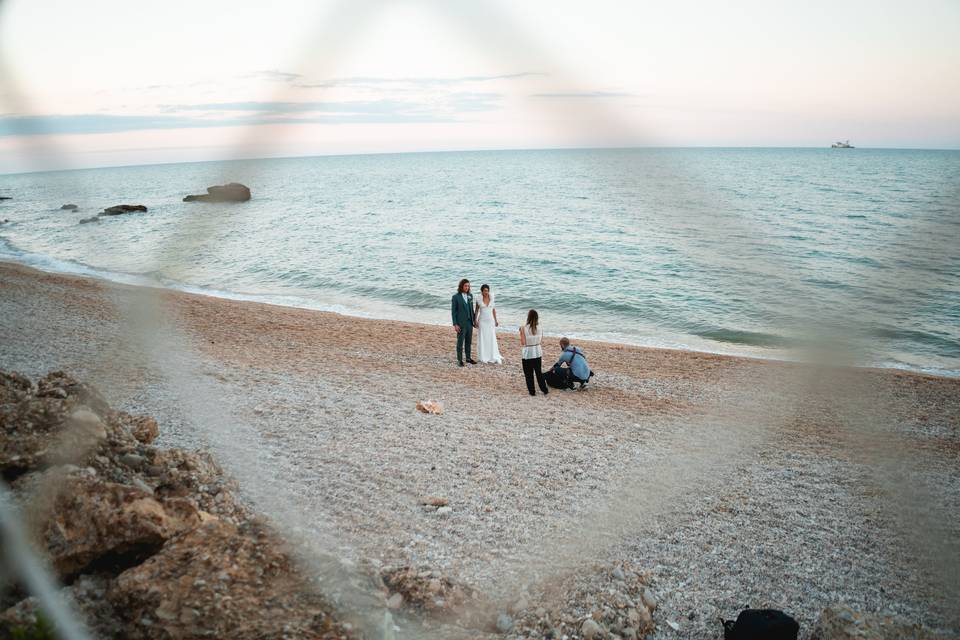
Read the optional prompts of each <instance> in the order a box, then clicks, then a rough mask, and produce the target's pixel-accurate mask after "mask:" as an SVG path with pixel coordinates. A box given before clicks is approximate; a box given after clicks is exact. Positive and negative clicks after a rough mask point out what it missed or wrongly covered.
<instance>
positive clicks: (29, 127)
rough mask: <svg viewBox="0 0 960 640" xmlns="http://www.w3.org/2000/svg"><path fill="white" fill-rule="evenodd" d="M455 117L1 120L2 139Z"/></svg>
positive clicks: (103, 116)
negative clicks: (153, 130) (151, 130)
mask: <svg viewBox="0 0 960 640" xmlns="http://www.w3.org/2000/svg"><path fill="white" fill-rule="evenodd" d="M454 120H455V118H454V117H453V116H444V115H442V114H429V113H393V114H387V113H384V114H365V113H348V114H328V115H308V116H305V117H295V116H289V115H288V116H282V115H264V114H256V115H250V116H241V117H231V118H203V117H194V118H191V117H182V116H167V115H158V116H125V115H114V114H72V115H50V116H14V117H0V137H10V136H41V135H70V134H77V135H83V134H94V133H121V132H128V131H143V130H150V129H202V128H214V127H244V126H257V125H265V124H274V125H277V124H287V125H294V124H381V123H410V122H420V123H422V122H452V121H454Z"/></svg>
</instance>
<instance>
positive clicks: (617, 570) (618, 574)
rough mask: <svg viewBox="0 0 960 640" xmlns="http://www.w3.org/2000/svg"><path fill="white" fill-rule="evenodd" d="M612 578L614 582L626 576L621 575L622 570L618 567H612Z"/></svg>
mask: <svg viewBox="0 0 960 640" xmlns="http://www.w3.org/2000/svg"><path fill="white" fill-rule="evenodd" d="M613 577H614V579H615V580H623V579H625V578H626V576H624V575H623V569H621V568H620V567H614V569H613Z"/></svg>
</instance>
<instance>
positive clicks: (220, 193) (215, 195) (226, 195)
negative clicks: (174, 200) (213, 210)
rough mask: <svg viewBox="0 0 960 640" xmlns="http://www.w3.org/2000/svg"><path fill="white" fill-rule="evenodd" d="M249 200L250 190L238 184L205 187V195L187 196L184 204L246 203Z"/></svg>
mask: <svg viewBox="0 0 960 640" xmlns="http://www.w3.org/2000/svg"><path fill="white" fill-rule="evenodd" d="M249 199H250V189H249V188H247V187H246V186H245V185H242V184H240V183H238V182H231V183H230V184H225V185H221V186H215V187H207V193H205V194H203V195H199V196H187V197H186V198H184V199H183V201H184V202H246V201H247V200H249Z"/></svg>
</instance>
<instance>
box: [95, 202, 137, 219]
mask: <svg viewBox="0 0 960 640" xmlns="http://www.w3.org/2000/svg"><path fill="white" fill-rule="evenodd" d="M146 210H147V208H146V207H145V206H143V205H142V204H117V205H114V206H112V207H107V208H106V209H104V210H103V212H102V213H101V214H100V215H101V216H119V215H122V214H124V213H134V212H136V211H141V212H146Z"/></svg>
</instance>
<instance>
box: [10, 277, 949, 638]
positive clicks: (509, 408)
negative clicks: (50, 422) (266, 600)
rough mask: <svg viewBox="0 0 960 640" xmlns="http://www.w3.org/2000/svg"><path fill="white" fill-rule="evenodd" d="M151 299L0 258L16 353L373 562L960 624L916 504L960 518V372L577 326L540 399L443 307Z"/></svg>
mask: <svg viewBox="0 0 960 640" xmlns="http://www.w3.org/2000/svg"><path fill="white" fill-rule="evenodd" d="M143 294H144V290H143V289H138V288H137V287H135V286H131V285H121V284H112V283H109V282H103V281H100V280H96V279H93V278H89V277H81V276H64V275H57V274H50V273H47V272H43V271H39V270H36V269H31V268H29V267H23V266H19V265H9V264H2V263H0V315H2V317H4V318H5V319H9V320H8V321H6V322H4V323H0V359H2V360H3V363H2V364H3V367H4V368H6V369H7V370H13V371H20V372H23V373H26V374H27V375H30V376H36V375H38V372H39V373H41V374H45V373H46V372H47V371H50V370H56V369H62V370H64V371H66V372H68V373H69V374H70V375H71V376H75V377H76V378H77V379H84V380H85V381H89V383H90V384H92V385H94V386H95V387H97V388H98V389H100V390H101V392H102V393H103V395H104V397H105V398H106V399H107V400H108V401H109V402H110V403H111V404H112V406H114V407H116V408H120V409H124V410H127V409H130V410H135V411H136V412H137V413H138V414H147V415H152V416H154V417H155V418H156V419H157V422H158V424H159V431H160V435H159V438H158V440H157V443H158V446H167V447H169V446H175V447H179V448H187V449H201V450H206V451H208V452H210V453H211V454H212V455H213V456H214V458H215V459H216V460H217V461H218V462H219V463H220V464H221V465H222V466H223V467H224V468H225V470H226V471H227V473H228V474H230V476H232V477H233V478H235V479H237V480H238V482H239V483H240V495H241V497H242V498H243V500H244V502H245V504H248V505H250V506H251V507H252V508H254V510H256V511H257V512H259V513H261V514H263V515H265V516H266V517H268V518H269V519H270V520H271V521H272V522H274V523H276V525H277V528H278V530H280V531H287V530H292V531H296V532H297V536H298V537H299V538H304V539H305V540H306V541H308V542H309V543H310V544H312V545H315V546H316V547H317V548H320V549H325V550H329V551H330V552H331V553H333V554H335V555H337V556H338V557H340V558H342V559H344V560H345V561H349V562H352V563H354V564H356V565H357V566H360V565H362V564H363V563H366V562H372V563H374V564H375V565H376V566H380V567H386V566H391V567H395V566H413V567H417V568H422V569H423V570H429V571H438V572H440V573H441V574H442V575H444V576H449V577H450V578H451V579H452V580H454V581H455V582H457V583H460V584H464V585H467V586H469V587H470V588H474V589H477V590H478V591H480V592H482V593H484V594H486V595H488V596H490V597H494V598H497V599H501V598H502V599H503V600H504V601H507V602H510V601H513V602H519V601H528V602H530V603H536V604H535V605H532V606H531V608H534V607H535V606H539V605H540V603H541V602H542V603H543V606H544V607H545V608H547V609H548V610H553V611H557V612H566V613H563V615H569V617H570V619H571V620H582V616H587V615H590V613H591V607H592V606H593V605H591V604H590V603H591V602H594V601H595V600H593V598H594V597H595V596H596V597H599V596H598V595H597V594H602V593H606V592H607V590H608V589H610V588H613V589H616V588H619V587H618V586H617V582H616V580H615V579H614V578H613V577H612V576H613V574H614V573H615V572H616V571H618V570H619V571H620V572H621V573H622V572H623V571H626V570H627V567H634V568H635V569H636V570H637V571H638V572H640V573H643V574H645V575H647V576H649V583H648V584H649V588H650V589H651V591H652V592H653V593H654V594H655V596H656V598H657V599H658V601H659V603H660V604H659V606H658V608H657V611H656V612H655V614H654V619H655V621H656V623H657V625H658V627H657V630H656V631H655V632H653V634H652V635H651V640H654V639H656V640H661V639H662V640H666V639H668V638H671V637H676V632H674V631H673V630H672V629H671V628H670V627H669V626H666V621H671V620H672V621H680V624H681V625H682V627H681V628H682V632H681V633H682V635H684V637H689V638H695V639H697V640H700V639H702V640H707V639H711V638H715V637H716V633H717V627H716V626H715V620H716V618H717V617H724V618H733V617H735V616H736V613H737V611H738V610H739V608H741V607H742V605H743V604H744V603H745V602H749V603H751V604H762V603H769V604H771V605H775V608H780V609H782V610H785V611H787V612H788V613H790V614H791V615H793V616H794V617H796V618H797V619H798V620H799V621H800V623H801V625H803V626H805V627H806V626H808V625H811V624H812V623H813V622H814V620H816V618H817V617H818V616H819V614H820V612H821V611H822V609H823V608H825V607H827V606H831V605H833V604H835V603H836V601H837V600H841V601H844V602H846V603H848V604H849V605H850V606H852V607H854V608H855V609H858V610H863V611H890V612H893V613H896V614H899V615H903V616H905V617H907V618H909V619H911V620H929V621H931V622H932V623H933V624H934V625H935V626H938V627H946V628H953V629H955V628H960V627H958V624H960V623H957V622H956V621H955V620H954V619H953V614H954V611H953V609H952V608H951V607H952V603H953V602H954V601H955V598H953V596H954V595H955V594H954V593H953V592H952V591H950V590H949V589H944V588H943V585H941V584H939V583H938V581H937V579H936V575H937V567H931V566H929V565H928V564H927V563H926V558H927V557H928V555H927V554H928V552H929V550H930V549H928V548H927V544H928V541H927V540H925V539H916V538H915V536H914V535H913V534H914V532H915V530H916V529H917V523H918V521H916V520H914V519H913V518H914V516H915V515H917V514H915V513H914V512H913V511H909V510H908V511H904V510H903V508H902V505H904V504H913V503H916V502H918V501H919V500H922V501H923V504H924V505H926V506H927V508H929V509H930V513H931V514H932V515H935V516H936V520H935V522H937V525H938V527H937V528H930V529H929V532H930V535H935V534H936V533H937V532H938V531H941V530H942V531H944V533H945V535H947V534H951V532H955V531H960V521H958V518H957V513H960V512H958V511H957V510H956V508H955V506H956V504H958V500H960V494H958V487H960V483H958V482H957V474H958V473H960V466H958V456H960V432H958V429H957V425H960V380H956V379H952V378H944V377H937V376H929V375H924V374H915V373H910V372H903V371H891V370H851V371H824V370H813V369H812V368H808V367H804V366H802V365H796V364H789V363H778V362H774V361H767V360H757V359H750V358H738V357H730V356H720V355H711V354H703V353H696V352H685V351H676V350H668V349H655V348H640V347H631V346H628V345H622V344H620V345H618V344H610V343H599V342H596V343H587V342H583V343H581V344H582V345H583V346H584V348H585V350H587V353H588V358H589V360H590V364H591V367H592V368H594V369H595V370H596V371H597V376H596V378H595V379H594V380H593V381H592V383H591V388H590V389H588V390H587V391H586V392H583V393H579V392H560V391H553V392H551V393H550V395H549V396H547V397H544V396H543V395H541V394H538V395H537V397H535V398H531V397H529V396H528V395H527V392H526V389H525V387H524V383H523V376H522V373H521V370H520V366H519V358H518V356H519V346H518V340H517V339H516V338H515V337H514V336H510V335H506V336H500V346H501V352H502V353H503V354H504V355H505V356H506V358H507V364H505V365H503V366H489V365H480V366H473V367H466V368H462V369H461V368H458V367H457V366H456V360H455V339H454V334H453V331H452V330H450V329H449V328H445V327H436V326H430V325H422V324H416V323H410V322H394V321H383V320H371V319H361V318H352V317H347V316H343V315H338V314H335V313H330V312H316V311H307V310H303V309H296V308H289V307H282V306H274V305H269V304H263V303H251V302H238V301H231V300H225V299H218V298H213V297H208V296H202V295H196V294H186V293H180V292H176V291H172V290H169V289H157V290H155V291H153V290H151V291H149V295H150V298H151V301H152V300H153V296H154V294H155V295H156V296H158V298H159V299H158V302H159V303H160V304H161V305H162V311H163V319H164V320H165V321H166V323H167V324H168V325H170V326H171V327H173V328H175V329H176V330H177V335H178V336H179V337H180V338H183V339H184V340H183V342H182V343H181V342H180V341H179V340H178V341H177V342H176V343H169V344H168V343H165V342H164V341H163V335H162V334H163V332H160V333H158V334H157V336H158V342H157V343H156V344H155V345H145V344H143V342H142V337H139V338H137V339H131V334H130V331H129V325H128V323H129V322H130V319H129V318H128V317H127V316H126V315H125V313H126V312H129V311H130V310H138V309H144V308H146V309H149V306H146V307H143V306H138V305H141V304H142V303H143V302H144V297H143ZM150 335H153V334H150ZM148 337H149V336H148ZM181 344H183V346H185V347H187V348H182V347H180V346H179V345H181ZM151 346H159V347H160V349H159V350H157V349H152V350H151V349H150V347H151ZM558 352H559V348H558V347H557V346H556V345H555V344H548V345H547V346H546V347H545V353H544V357H545V360H546V362H547V363H548V364H550V363H552V358H554V357H555V356H556V355H557V353H558ZM846 383H849V385H850V386H846ZM427 399H434V400H437V401H440V402H442V403H443V405H444V412H443V414H442V415H439V416H437V415H425V414H422V413H419V412H417V411H416V409H415V403H416V402H417V401H420V400H427ZM863 422H866V423H868V426H869V428H870V431H869V432H867V433H863V432H861V431H860V430H859V429H860V427H861V424H862V423H863ZM905 474H906V475H905ZM894 476H895V477H897V478H902V479H899V480H898V481H897V482H896V483H894V484H893V485H892V486H891V484H890V478H891V477H894ZM915 490H916V491H922V492H923V493H922V494H920V495H915V494H914V493H913V492H914V491H915ZM424 496H435V497H439V498H442V499H444V500H446V501H448V504H449V509H447V510H446V511H444V512H439V511H438V509H437V507H436V506H432V505H424V504H423V502H422V500H423V497H424ZM785 497H789V499H785ZM920 515H922V514H920ZM919 522H920V528H921V529H923V530H924V531H927V530H928V529H927V528H925V526H926V525H925V524H924V521H922V520H921V521H919ZM784 531H789V532H790V535H789V536H784V535H783V532H784ZM864 532H869V533H870V534H871V535H864ZM936 542H937V541H936V540H933V541H931V542H930V543H929V544H935V543H936ZM946 542H947V543H949V540H947V541H946ZM950 544H952V543H950ZM932 548H936V547H932ZM761 551H762V552H763V554H764V555H763V557H764V567H765V570H763V571H755V570H753V568H755V567H756V558H757V553H758V552H761ZM929 557H934V556H929ZM936 557H941V556H936ZM731 580H733V581H734V582H732V583H731ZM558 585H559V586H558ZM551 587H556V590H555V591H554V592H553V593H554V594H555V595H550V593H551V591H550V588H551ZM560 587H562V588H560ZM572 593H583V594H588V595H585V596H584V597H582V598H580V597H578V598H576V599H575V600H576V603H575V605H572V606H571V607H567V606H566V605H563V603H562V602H558V601H557V600H556V598H563V597H564V594H572ZM524 594H529V597H528V596H527V595H524ZM690 613H693V614H695V615H694V616H693V617H691V616H690V615H689V614H690ZM528 615H533V614H532V613H528ZM519 616H520V614H517V615H516V616H515V619H518V618H519ZM551 616H553V614H551Z"/></svg>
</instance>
